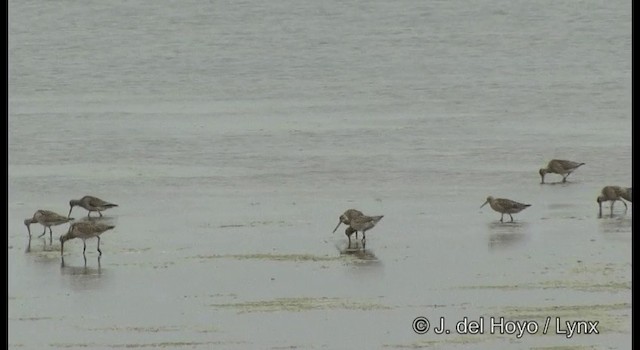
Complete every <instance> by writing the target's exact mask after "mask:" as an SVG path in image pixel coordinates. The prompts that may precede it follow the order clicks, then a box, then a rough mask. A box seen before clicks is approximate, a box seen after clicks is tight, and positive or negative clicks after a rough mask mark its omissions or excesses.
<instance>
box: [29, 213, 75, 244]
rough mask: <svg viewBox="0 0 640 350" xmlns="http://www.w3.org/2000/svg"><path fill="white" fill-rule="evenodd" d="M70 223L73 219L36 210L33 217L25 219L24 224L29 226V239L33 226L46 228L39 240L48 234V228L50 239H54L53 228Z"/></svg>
mask: <svg viewBox="0 0 640 350" xmlns="http://www.w3.org/2000/svg"><path fill="white" fill-rule="evenodd" d="M69 221H73V218H70V217H66V216H64V215H60V214H58V213H55V212H52V211H50V210H43V209H40V210H36V212H35V213H33V216H32V217H31V218H28V219H24V224H25V226H27V232H28V233H29V237H31V224H34V223H39V224H40V225H42V226H44V231H43V232H42V234H41V235H40V236H38V238H40V237H42V236H44V235H45V234H46V233H47V227H48V228H49V239H50V240H52V239H53V231H51V226H57V225H62V224H64V223H67V222H69Z"/></svg>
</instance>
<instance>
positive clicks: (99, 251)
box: [98, 236, 102, 255]
mask: <svg viewBox="0 0 640 350" xmlns="http://www.w3.org/2000/svg"><path fill="white" fill-rule="evenodd" d="M98 253H100V255H102V251H101V250H100V236H98Z"/></svg>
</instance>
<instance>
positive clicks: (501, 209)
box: [480, 196, 531, 222]
mask: <svg viewBox="0 0 640 350" xmlns="http://www.w3.org/2000/svg"><path fill="white" fill-rule="evenodd" d="M487 203H489V205H490V206H491V209H493V210H495V211H497V212H498V213H500V214H501V215H500V222H503V221H502V219H503V217H504V214H509V217H511V222H513V216H511V214H515V213H519V212H521V211H522V210H524V209H525V208H527V207H530V206H531V204H524V203H519V202H516V201H512V200H510V199H506V198H493V197H492V196H489V197H487V200H486V201H485V202H484V204H482V205H481V206H480V208H482V207H484V206H485V205H486V204H487Z"/></svg>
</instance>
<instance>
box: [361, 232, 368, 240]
mask: <svg viewBox="0 0 640 350" xmlns="http://www.w3.org/2000/svg"><path fill="white" fill-rule="evenodd" d="M365 232H367V231H362V242H364V241H366V240H367V237H366V236H365V235H364V233H365Z"/></svg>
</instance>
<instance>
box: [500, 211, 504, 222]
mask: <svg viewBox="0 0 640 350" xmlns="http://www.w3.org/2000/svg"><path fill="white" fill-rule="evenodd" d="M503 217H504V213H501V214H500V222H504V221H502V218H503Z"/></svg>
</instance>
